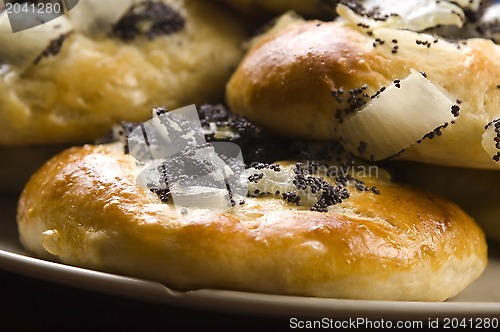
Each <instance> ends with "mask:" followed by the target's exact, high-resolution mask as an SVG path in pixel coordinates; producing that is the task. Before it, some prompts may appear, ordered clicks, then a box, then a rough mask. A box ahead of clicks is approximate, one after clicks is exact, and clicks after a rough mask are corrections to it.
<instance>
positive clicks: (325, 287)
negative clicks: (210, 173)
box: [18, 145, 487, 301]
mask: <svg viewBox="0 0 500 332" xmlns="http://www.w3.org/2000/svg"><path fill="white" fill-rule="evenodd" d="M280 165H281V166H280V167H281V168H282V170H281V171H283V170H284V169H287V168H289V167H293V165H294V164H293V163H280ZM140 170H141V169H140V168H139V167H138V166H137V163H136V160H135V159H134V158H133V157H132V156H130V155H126V154H124V153H123V152H122V150H120V148H118V149H117V148H115V147H114V146H113V145H108V146H90V145H87V146H84V147H76V148H72V149H69V150H67V151H65V152H63V153H61V154H59V155H58V156H56V157H55V158H53V159H52V160H51V161H49V162H48V163H47V164H46V165H45V166H43V167H42V168H41V169H40V170H39V171H38V172H37V173H36V174H35V175H34V176H33V177H32V178H31V180H30V181H29V183H28V184H27V186H26V187H25V189H24V192H23V194H22V196H21V198H20V201H19V209H18V225H19V233H20V239H21V243H22V244H23V245H24V247H25V248H26V250H28V251H29V252H31V253H33V254H35V255H37V256H39V257H42V258H46V259H51V260H57V261H60V262H62V263H66V264H71V265H77V266H82V267H87V268H91V269H97V270H102V271H107V272H111V273H117V274H123V275H128V276H133V277H139V278H145V279H150V280H156V281H159V282H162V283H164V284H165V285H167V286H169V287H172V288H175V289H180V290H192V289H198V288H205V287H207V288H219V289H232V290H243V291H254V292H264V293H273V294H291V295H302V296H315V297H332V298H352V299H376V300H416V301H443V300H445V299H447V298H449V297H452V296H454V295H456V294H457V293H458V292H460V291H461V290H462V289H464V287H466V286H467V285H468V284H469V283H471V282H472V281H473V280H475V279H476V278H477V277H478V276H479V275H480V274H481V272H482V271H483V270H484V268H485V266H486V264H487V254H486V251H487V248H486V243H485V239H484V235H483V233H482V231H481V230H480V228H479V227H478V226H477V225H476V224H475V223H474V221H473V220H472V219H471V218H470V217H469V216H468V215H466V214H465V213H464V212H462V210H460V209H459V208H458V207H457V206H456V205H454V204H452V203H450V202H448V201H446V200H444V199H441V198H439V197H437V196H435V195H432V194H429V193H425V192H421V191H417V190H414V189H411V188H408V187H405V186H399V185H396V184H394V183H391V182H390V181H389V180H387V179H383V178H382V177H380V178H376V177H372V178H368V177H367V178H363V180H364V181H365V184H364V185H363V187H365V186H366V187H372V186H376V187H377V188H378V194H377V192H373V191H369V192H368V191H364V190H363V191H358V190H356V189H354V190H351V197H350V198H348V199H344V200H343V202H342V203H339V204H337V205H333V206H331V207H330V208H329V210H328V212H317V211H312V210H310V209H308V208H307V207H305V206H298V205H294V204H292V203H289V202H287V201H285V200H283V199H280V198H279V197H275V196H274V195H270V196H261V197H247V198H245V202H244V204H243V205H240V204H236V206H234V207H232V208H230V209H229V210H227V211H226V212H224V213H218V212H214V211H212V210H209V209H189V211H186V213H184V215H183V216H181V215H178V214H177V212H176V210H175V208H174V206H173V204H171V203H162V202H161V201H160V199H159V198H158V196H156V195H154V194H152V193H151V192H149V191H148V190H147V189H143V187H140V186H138V185H137V184H136V178H137V176H138V174H139V172H140ZM330 180H331V181H335V180H333V179H330ZM358 184H360V182H358Z"/></svg>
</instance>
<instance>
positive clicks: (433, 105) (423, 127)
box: [338, 71, 459, 160]
mask: <svg viewBox="0 0 500 332" xmlns="http://www.w3.org/2000/svg"><path fill="white" fill-rule="evenodd" d="M458 113H459V112H458V106H456V105H454V104H453V102H452V101H451V100H450V99H449V98H448V97H447V96H446V95H445V94H444V93H443V92H441V90H439V89H438V88H437V87H436V86H435V85H434V84H432V83H431V82H430V81H429V80H427V79H426V78H425V77H424V76H423V75H422V74H421V73H419V72H416V71H412V73H411V74H410V75H409V76H408V77H407V78H406V79H404V80H400V81H398V80H396V81H395V83H394V84H391V86H390V87H387V88H386V89H385V91H384V92H382V93H380V94H378V96H377V97H374V98H372V99H371V101H370V102H368V104H366V106H365V107H364V108H363V109H361V110H360V111H359V112H357V113H355V114H353V115H352V116H351V117H346V118H345V120H344V123H343V124H341V125H340V126H339V128H338V134H339V136H340V140H341V141H342V142H343V143H344V147H345V148H346V150H348V151H349V152H351V153H353V154H354V155H357V156H360V157H362V158H365V159H370V160H382V159H385V158H389V157H392V156H394V155H397V154H399V153H400V152H402V151H403V150H404V149H406V148H408V147H410V146H411V145H413V144H415V143H417V142H419V141H420V140H422V139H423V138H424V137H425V136H426V135H427V134H429V133H432V132H434V131H435V130H436V129H437V128H440V127H441V128H442V127H445V126H447V125H448V124H449V123H452V121H453V120H454V118H455V117H456V116H458Z"/></svg>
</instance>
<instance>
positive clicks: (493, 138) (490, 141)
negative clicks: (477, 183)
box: [482, 119, 500, 166]
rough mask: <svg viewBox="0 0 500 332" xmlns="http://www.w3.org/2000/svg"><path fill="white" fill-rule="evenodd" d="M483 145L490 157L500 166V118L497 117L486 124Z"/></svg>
mask: <svg viewBox="0 0 500 332" xmlns="http://www.w3.org/2000/svg"><path fill="white" fill-rule="evenodd" d="M496 126H499V128H497V127H496ZM497 131H498V132H497ZM482 145H483V148H484V150H485V151H486V153H488V155H489V156H490V158H491V159H492V160H493V161H494V162H496V163H497V164H498V165H499V166H500V148H499V147H500V119H496V120H494V121H492V122H490V123H489V124H488V125H487V126H486V129H485V131H484V134H483V140H482Z"/></svg>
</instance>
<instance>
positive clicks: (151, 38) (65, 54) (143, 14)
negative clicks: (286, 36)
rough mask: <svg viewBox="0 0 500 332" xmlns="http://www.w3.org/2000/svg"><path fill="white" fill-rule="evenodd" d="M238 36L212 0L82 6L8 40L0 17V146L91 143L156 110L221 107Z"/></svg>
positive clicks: (95, 0)
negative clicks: (204, 105)
mask: <svg viewBox="0 0 500 332" xmlns="http://www.w3.org/2000/svg"><path fill="white" fill-rule="evenodd" d="M244 37H245V31H244V28H243V26H242V24H241V23H240V22H238V20H237V18H235V17H233V16H232V15H231V14H229V13H228V12H226V11H225V10H224V9H223V8H220V6H219V5H218V4H216V3H213V2H211V1H197V0H155V1H150V0H114V1H101V0H85V1H80V2H79V3H78V4H77V5H76V7H75V8H73V9H72V10H71V11H69V12H68V13H67V14H65V15H64V16H61V17H59V18H57V19H55V20H53V21H50V22H47V23H45V24H42V25H39V26H36V27H34V28H32V29H28V30H25V31H21V32H17V33H15V34H13V33H12V30H11V27H10V25H9V18H8V16H7V10H4V11H0V44H1V45H2V46H1V49H0V123H2V130H0V145H10V146H12V145H16V146H19V145H29V144H45V143H70V142H89V141H92V140H94V139H96V138H97V137H100V136H102V135H103V134H105V133H106V132H107V131H108V130H109V128H110V127H111V126H112V125H113V124H116V123H118V122H120V121H122V120H127V121H145V120H147V118H148V117H149V112H148V111H144V110H149V109H151V108H152V107H154V106H157V105H166V106H168V107H169V108H172V109H173V108H177V107H181V106H184V105H187V104H192V103H201V102H205V101H209V100H215V101H217V100H220V98H221V97H222V96H223V91H224V85H225V83H226V81H227V79H228V77H229V76H230V74H231V72H232V70H233V69H234V67H235V66H236V64H237V63H238V61H239V59H240V57H241V48H240V42H241V41H242V40H243V38H244Z"/></svg>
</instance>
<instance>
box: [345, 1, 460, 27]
mask: <svg viewBox="0 0 500 332" xmlns="http://www.w3.org/2000/svg"><path fill="white" fill-rule="evenodd" d="M363 7H364V10H361V9H362V8H363ZM337 13H338V14H339V16H341V17H342V18H343V19H345V20H347V21H349V22H351V23H353V24H354V25H356V26H363V27H369V29H376V28H382V27H387V28H394V29H407V30H412V31H423V30H426V29H429V28H433V27H436V26H440V25H455V26H457V27H462V25H463V23H464V20H465V14H464V11H463V10H462V8H460V7H459V6H457V5H455V4H452V3H450V2H447V1H438V0H413V1H400V0H384V1H382V0H367V1H363V4H362V7H354V8H353V9H351V8H349V7H348V6H347V5H344V4H339V5H338V6H337Z"/></svg>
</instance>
